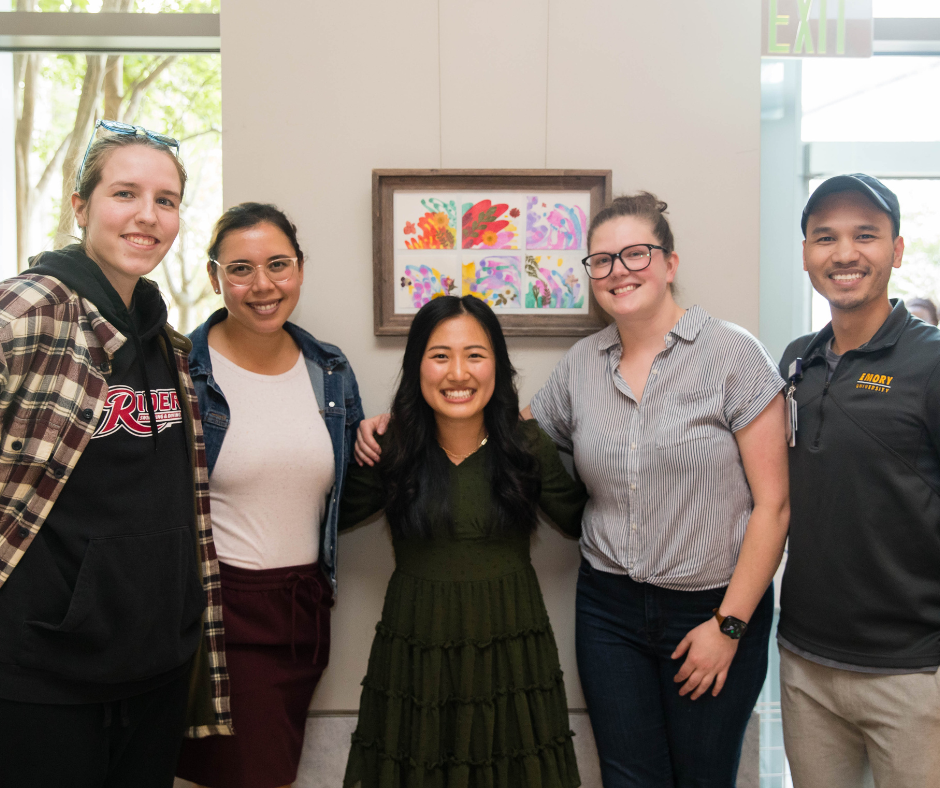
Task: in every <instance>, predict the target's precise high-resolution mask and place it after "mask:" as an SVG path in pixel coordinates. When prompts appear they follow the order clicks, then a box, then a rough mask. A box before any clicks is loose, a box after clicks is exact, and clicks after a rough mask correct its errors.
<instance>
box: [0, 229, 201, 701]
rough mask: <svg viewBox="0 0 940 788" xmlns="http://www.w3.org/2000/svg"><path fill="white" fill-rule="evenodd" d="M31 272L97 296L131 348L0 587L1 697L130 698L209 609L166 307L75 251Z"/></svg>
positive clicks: (192, 639) (171, 663)
mask: <svg viewBox="0 0 940 788" xmlns="http://www.w3.org/2000/svg"><path fill="white" fill-rule="evenodd" d="M29 273H31V274H42V275H45V276H51V277H54V278H56V279H58V280H59V281H61V282H62V283H63V284H65V285H66V286H68V287H69V288H71V289H72V290H74V291H75V292H77V293H78V294H79V295H80V296H82V297H83V298H85V299H87V300H89V301H91V302H92V303H93V304H94V305H95V307H96V308H97V309H98V311H99V312H100V313H101V314H102V316H103V317H104V318H105V319H106V320H107V321H108V322H109V323H110V324H111V325H113V326H114V327H115V328H116V329H117V330H118V331H120V332H121V333H122V334H123V335H124V336H125V337H126V338H127V341H126V342H125V343H124V344H123V345H122V347H121V348H120V349H119V350H118V351H117V353H115V355H114V356H113V358H112V359H111V368H110V372H109V374H108V394H107V399H106V402H105V407H104V410H103V412H102V414H101V418H100V420H99V422H98V425H97V428H96V430H95V433H94V435H93V436H92V439H91V440H90V441H89V443H88V446H87V447H86V448H85V450H84V452H83V453H82V456H81V457H80V458H79V460H78V463H77V465H76V466H75V469H74V470H73V471H72V474H71V476H70V478H69V480H68V482H67V483H66V485H65V486H64V487H63V489H62V492H61V494H60V495H59V498H58V499H57V500H56V502H55V504H54V505H53V508H52V511H51V512H50V514H49V516H48V518H47V519H46V521H45V523H44V524H43V527H42V529H41V530H40V531H39V533H38V534H37V536H36V541H35V543H34V544H33V545H32V546H31V547H30V549H29V551H28V552H27V553H26V554H25V555H24V557H23V559H22V560H21V562H20V564H19V565H18V567H17V571H16V572H14V573H13V574H12V575H11V576H10V579H9V580H8V581H7V583H6V584H5V585H4V586H3V587H2V588H0V632H3V633H5V636H4V637H2V638H0V697H3V698H6V699H8V700H20V701H29V702H41V703H84V702H98V701H106V700H115V699H118V698H122V697H129V696H130V695H133V694H136V693H137V692H142V691H145V690H147V689H150V688H152V687H155V686H159V685H160V684H161V683H163V682H165V681H169V680H171V679H172V678H174V677H175V676H176V675H177V674H178V673H179V671H181V670H183V669H185V667H186V665H187V663H188V661H189V659H190V657H191V656H192V654H193V652H194V651H195V649H196V646H197V645H198V642H199V638H200V636H201V634H202V628H201V614H202V611H203V609H204V607H205V594H204V592H203V589H202V585H201V583H200V580H199V571H198V567H197V565H196V547H195V543H194V539H193V534H194V509H193V489H192V468H191V465H190V458H189V456H188V452H187V444H186V436H185V427H184V424H183V421H182V411H181V408H180V402H179V388H178V377H177V374H176V372H175V369H174V368H173V367H172V366H171V364H172V352H171V350H170V343H169V339H168V338H167V336H166V333H165V328H164V326H165V324H166V317H167V312H166V306H165V304H164V302H163V298H162V297H161V295H160V291H159V289H158V288H157V287H156V285H154V284H153V283H152V282H149V281H147V280H144V279H141V280H140V281H139V282H138V283H137V286H136V288H135V290H134V297H133V300H132V303H131V308H130V309H127V308H126V307H125V305H124V303H123V301H122V300H121V298H120V296H119V295H118V293H117V291H115V289H114V288H113V287H112V286H111V284H110V282H109V281H108V280H107V278H106V277H105V275H104V273H103V272H102V270H101V269H100V268H99V267H98V266H97V265H96V264H95V263H94V262H93V261H92V260H90V259H89V258H88V257H87V256H86V255H85V254H84V253H82V251H81V250H80V249H79V248H78V247H77V246H71V247H68V248H66V249H64V250H62V251H60V252H49V253H45V254H43V255H42V257H41V259H40V261H39V263H38V265H35V266H34V267H33V268H31V269H30V271H29ZM7 633H8V634H9V636H7Z"/></svg>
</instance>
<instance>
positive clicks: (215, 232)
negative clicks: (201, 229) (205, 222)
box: [207, 202, 304, 267]
mask: <svg viewBox="0 0 940 788" xmlns="http://www.w3.org/2000/svg"><path fill="white" fill-rule="evenodd" d="M258 224H272V225H274V226H275V227H277V229H278V230H280V231H281V232H282V233H284V235H286V236H287V240H288V241H290V245H291V246H293V247H294V252H295V253H296V254H297V265H298V267H299V266H300V265H302V264H303V261H304V253H303V252H302V251H301V250H300V244H299V243H298V242H297V226H296V225H295V224H294V223H293V222H292V221H291V220H290V219H288V218H287V215H286V214H285V213H284V211H282V210H281V209H280V208H278V207H277V206H276V205H271V204H269V203H261V202H243V203H241V204H239V205H235V206H233V207H231V208H229V209H228V210H227V211H226V212H225V213H223V214H222V215H221V216H220V217H219V220H218V221H217V222H216V223H215V227H213V228H212V239H211V240H210V241H209V249H208V250H207V252H208V255H209V261H210V262H211V263H212V264H213V265H215V262H216V260H217V259H218V257H219V248H220V247H221V246H222V241H224V240H225V236H226V235H228V234H229V233H231V232H234V231H235V230H247V229H248V228H249V227H254V226H255V225H258Z"/></svg>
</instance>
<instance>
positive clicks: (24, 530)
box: [18, 526, 29, 539]
mask: <svg viewBox="0 0 940 788" xmlns="http://www.w3.org/2000/svg"><path fill="white" fill-rule="evenodd" d="M18 533H19V535H20V539H25V538H26V537H27V536H29V528H26V527H25V526H20V530H19V531H18Z"/></svg>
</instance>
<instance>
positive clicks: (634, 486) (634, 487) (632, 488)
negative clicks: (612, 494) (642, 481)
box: [630, 482, 636, 490]
mask: <svg viewBox="0 0 940 788" xmlns="http://www.w3.org/2000/svg"><path fill="white" fill-rule="evenodd" d="M630 489H631V490H635V489H636V485H635V484H634V483H633V482H630Z"/></svg>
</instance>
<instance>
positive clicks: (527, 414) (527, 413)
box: [519, 405, 535, 421]
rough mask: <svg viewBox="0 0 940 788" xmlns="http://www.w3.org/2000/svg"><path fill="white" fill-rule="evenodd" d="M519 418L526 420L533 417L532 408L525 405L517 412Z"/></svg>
mask: <svg viewBox="0 0 940 788" xmlns="http://www.w3.org/2000/svg"><path fill="white" fill-rule="evenodd" d="M519 418H521V419H522V420H523V421H528V420H529V419H533V418H535V417H534V416H533V415H532V408H531V407H530V406H529V405H526V406H525V407H524V408H523V409H522V411H521V412H520V413H519Z"/></svg>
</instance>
